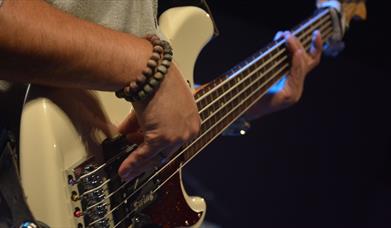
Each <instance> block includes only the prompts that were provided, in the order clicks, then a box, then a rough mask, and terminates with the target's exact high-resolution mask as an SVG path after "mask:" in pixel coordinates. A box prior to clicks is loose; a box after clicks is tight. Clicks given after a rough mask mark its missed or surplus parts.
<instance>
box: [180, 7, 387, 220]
mask: <svg viewBox="0 0 391 228" xmlns="http://www.w3.org/2000/svg"><path fill="white" fill-rule="evenodd" d="M374 4H379V1H370V2H368V4H367V6H368V17H369V18H368V21H366V22H354V23H352V24H351V28H350V30H349V32H348V33H347V35H346V37H345V42H346V49H345V50H344V51H343V52H342V53H341V54H340V55H339V56H338V57H337V58H329V57H324V58H323V59H322V62H321V64H320V65H319V67H317V68H316V69H315V70H314V71H313V72H311V74H310V75H309V76H308V78H307V80H306V84H305V90H304V95H303V98H302V99H301V101H300V102H299V103H298V104H297V105H295V106H294V107H292V108H289V109H287V110H284V111H281V112H278V113H274V114H272V115H269V116H265V117H263V118H261V119H259V120H257V121H254V122H253V123H252V129H251V130H250V131H249V132H248V134H247V135H246V136H242V137H220V138H218V139H217V140H215V142H213V143H212V144H211V145H210V146H208V147H207V148H206V149H205V150H204V151H203V152H202V153H201V154H200V155H199V156H198V157H197V158H196V159H194V161H193V162H192V163H191V164H190V165H189V166H188V167H186V168H185V177H186V180H185V182H186V186H187V188H188V190H189V192H191V193H193V194H197V195H201V196H203V197H205V198H206V200H207V202H208V213H207V220H209V221H211V222H213V223H216V224H218V225H220V226H222V227H391V182H390V179H391V154H390V152H391V144H390V139H391V134H390V130H389V129H390V126H391V121H390V117H391V115H390V111H389V107H388V105H389V104H390V98H391V96H390V95H389V93H390V90H389V82H390V79H389V76H390V74H389V73H388V69H387V68H386V65H387V64H388V60H389V59H390V57H386V54H387V53H388V52H387V51H386V49H388V47H387V46H388V45H389V43H390V42H389V40H388V38H387V35H386V32H387V29H388V27H389V26H388V25H387V23H386V22H385V20H386V18H387V13H386V7H385V6H382V5H380V4H379V5H374ZM209 5H210V8H211V9H212V12H213V13H214V17H215V20H216V22H217V25H218V27H219V29H220V31H221V35H220V36H219V37H218V38H217V39H215V40H213V41H211V42H210V43H209V45H208V46H207V47H206V48H205V49H204V50H203V52H202V53H201V56H200V58H199V61H198V63H197V67H196V72H195V77H196V79H197V81H199V82H201V83H204V82H208V81H210V80H211V79H213V78H215V77H217V76H218V75H220V74H222V73H224V72H225V71H226V70H228V69H229V68H231V67H232V66H234V65H235V64H237V63H238V62H239V61H241V60H243V59H244V58H245V57H247V56H248V55H250V54H252V53H253V52H255V50H257V49H260V48H262V47H263V46H265V45H266V44H267V43H268V42H269V41H271V39H272V38H273V36H274V34H275V33H276V32H277V31H278V30H282V29H283V30H285V29H289V28H291V27H293V26H294V25H296V24H298V23H299V22H300V21H302V20H303V19H305V18H307V17H308V16H310V15H311V13H312V12H313V11H314V9H315V3H314V1H312V0H311V1H259V0H258V1H255V0H246V1H235V2H229V1H209Z"/></svg>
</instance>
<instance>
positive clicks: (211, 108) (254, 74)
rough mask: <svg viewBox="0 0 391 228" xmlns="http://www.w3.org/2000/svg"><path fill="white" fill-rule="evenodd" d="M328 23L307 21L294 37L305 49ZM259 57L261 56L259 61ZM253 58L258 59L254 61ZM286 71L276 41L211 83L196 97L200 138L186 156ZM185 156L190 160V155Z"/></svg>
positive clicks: (324, 18) (284, 53) (321, 19)
mask: <svg viewBox="0 0 391 228" xmlns="http://www.w3.org/2000/svg"><path fill="white" fill-rule="evenodd" d="M313 18H315V17H313ZM311 20H312V21H311ZM328 21H330V18H329V15H327V14H325V15H323V16H321V17H319V18H318V19H317V20H313V19H309V20H307V21H305V22H304V23H302V24H300V26H299V27H297V29H295V30H297V31H296V34H295V35H296V36H297V37H300V40H301V41H302V42H303V44H304V45H306V46H307V43H304V42H308V39H310V38H311V37H312V32H313V31H314V30H321V31H322V35H324V34H323V33H324V32H323V29H326V28H327V26H328V24H327V23H328ZM309 22H311V23H309ZM303 26H305V27H303ZM306 46H305V47H306ZM264 53H267V54H264ZM261 55H263V56H262V57H261V58H259V56H261ZM258 58H259V59H258ZM255 59H258V60H257V61H256V62H254V60H255ZM250 63H252V64H250ZM243 68H246V69H243ZM288 70H289V61H288V58H287V50H286V47H285V45H284V44H281V40H276V41H273V42H271V43H270V44H269V45H267V47H266V48H264V49H262V50H260V51H258V52H256V53H255V54H254V55H251V56H250V57H249V58H247V59H246V60H245V61H243V62H242V63H241V64H239V65H237V66H236V67H233V68H231V69H230V70H229V71H228V72H227V73H226V76H225V77H221V78H219V79H217V80H214V81H213V83H211V85H208V86H207V88H206V89H205V90H204V91H202V95H199V96H198V98H200V100H199V101H198V102H197V105H198V104H200V105H198V107H199V109H200V110H201V109H202V108H204V109H202V110H203V111H202V112H201V113H200V115H201V118H202V120H203V124H202V126H201V135H202V136H201V137H198V138H197V143H195V144H193V147H194V148H196V149H192V150H191V151H190V152H188V153H189V154H193V153H197V152H198V148H203V146H205V145H206V144H208V143H209V141H210V140H211V139H213V138H214V137H216V135H217V134H219V133H220V132H221V131H222V130H223V129H224V128H226V127H227V126H228V124H229V123H231V122H232V121H234V120H235V119H237V118H238V117H239V115H241V113H242V112H243V111H244V110H247V109H248V108H249V107H250V105H251V104H253V103H254V101H255V100H257V99H259V96H262V94H264V93H265V92H266V91H267V90H268V89H269V88H270V87H271V86H272V85H273V84H274V83H275V82H276V81H278V80H279V79H280V78H281V77H282V75H284V74H286V73H287V72H288ZM205 107H207V108H205ZM189 154H187V155H189ZM187 157H188V158H189V156H187Z"/></svg>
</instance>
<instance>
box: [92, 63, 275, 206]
mask: <svg viewBox="0 0 391 228" xmlns="http://www.w3.org/2000/svg"><path fill="white" fill-rule="evenodd" d="M278 64H279V63H278ZM233 99H235V98H233ZM127 184H128V183H124V184H123V185H122V186H120V187H119V188H118V189H117V190H116V191H115V192H112V193H111V194H110V195H109V196H112V195H113V194H115V193H116V192H117V191H118V190H119V189H120V188H122V187H123V186H124V185H127ZM98 204H99V202H98V203H97V204H96V205H98ZM94 206H95V205H92V206H90V207H89V208H88V209H90V208H92V207H94ZM88 209H87V210H88Z"/></svg>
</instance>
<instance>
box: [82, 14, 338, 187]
mask: <svg viewBox="0 0 391 228" xmlns="http://www.w3.org/2000/svg"><path fill="white" fill-rule="evenodd" d="M325 12H326V13H327V12H328V10H324V11H323V12H322V13H319V14H318V15H317V16H315V17H314V18H318V21H317V22H316V23H314V25H315V24H316V25H318V24H319V23H320V22H322V21H323V19H324V18H323V16H330V15H329V14H325ZM320 15H321V17H319V16H320ZM314 18H313V19H314ZM313 19H312V20H309V22H311V21H313ZM327 19H329V18H327ZM315 21H316V20H315ZM309 22H307V23H305V24H304V25H303V26H302V27H300V28H299V29H298V30H296V33H299V32H302V30H304V29H305V27H304V26H307V27H308V24H309ZM305 34H307V32H306V33H304V34H302V35H305ZM283 44H284V41H283V40H282V41H280V42H278V43H277V44H275V45H274V46H273V47H272V48H270V49H269V50H267V51H266V52H265V53H260V55H259V56H258V57H257V58H256V60H253V61H252V62H250V63H246V67H243V68H242V69H241V70H240V72H235V74H234V75H231V76H230V78H229V79H228V80H226V81H224V82H223V83H222V84H219V85H218V86H217V87H215V88H213V89H212V90H210V91H208V93H206V94H204V95H203V96H201V97H200V98H199V99H198V100H196V102H197V103H198V102H201V100H204V98H207V96H208V95H209V93H211V92H213V91H214V90H216V89H218V88H220V86H223V85H224V84H226V83H228V82H229V81H230V80H233V79H234V78H235V75H236V74H239V73H241V72H242V71H244V70H246V69H247V68H248V66H249V65H252V64H253V63H255V62H257V61H258V60H259V59H262V57H264V56H266V55H268V54H269V53H270V52H272V51H274V50H275V48H277V47H281V46H283ZM278 57H279V56H273V59H275V58H278ZM267 63H268V62H267ZM265 65H266V64H262V65H261V66H260V67H264V66H265ZM235 86H236V85H235ZM213 103H214V102H212V104H213ZM200 114H202V112H201V113H200ZM121 154H122V153H120V154H118V155H116V156H115V157H113V158H111V159H110V160H109V161H108V162H105V163H103V164H102V165H100V166H99V167H97V168H96V169H94V170H93V171H91V172H90V173H87V174H84V175H83V176H81V177H79V178H78V179H77V180H76V183H79V182H80V181H81V180H82V179H84V178H86V177H88V176H89V175H92V174H93V173H96V172H98V171H99V170H101V169H103V168H105V166H107V165H109V164H111V163H112V162H113V161H115V158H117V157H118V156H120V155H121Z"/></svg>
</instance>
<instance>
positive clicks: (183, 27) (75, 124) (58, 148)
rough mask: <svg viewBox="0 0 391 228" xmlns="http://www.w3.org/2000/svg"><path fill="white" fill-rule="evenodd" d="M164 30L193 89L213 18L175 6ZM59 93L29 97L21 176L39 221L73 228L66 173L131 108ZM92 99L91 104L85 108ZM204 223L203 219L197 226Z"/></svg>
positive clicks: (193, 203)
mask: <svg viewBox="0 0 391 228" xmlns="http://www.w3.org/2000/svg"><path fill="white" fill-rule="evenodd" d="M160 29H161V31H162V33H163V34H164V35H165V36H166V38H167V39H168V40H169V41H170V43H171V44H172V46H173V49H174V57H175V61H176V63H177V65H178V66H179V69H180V70H181V71H182V73H183V75H184V76H185V79H186V80H187V81H188V82H189V83H190V84H191V86H193V70H194V64H195V61H196V59H197V56H198V54H199V52H200V51H201V49H202V48H203V47H204V46H205V45H206V44H207V42H208V41H209V40H210V38H211V37H212V34H213V23H212V21H211V18H210V17H209V15H208V14H207V13H206V12H205V11H203V10H201V9H199V8H196V7H178V8H173V9H170V10H168V11H166V12H165V13H164V14H163V15H162V16H161V17H160ZM189 41H191V42H189ZM31 90H32V91H34V87H32V89H31ZM56 93H57V92H56V91H51V92H50V93H45V95H43V94H40V93H38V96H35V97H29V98H28V99H27V102H26V104H25V106H24V109H23V113H22V119H21V129H20V164H21V178H22V185H23V188H24V191H25V194H26V197H27V202H28V205H29V206H30V208H31V210H32V212H33V214H34V216H35V218H36V219H37V220H39V221H42V222H44V223H46V224H48V225H49V226H50V227H75V226H76V224H75V220H74V215H73V212H74V207H73V206H72V203H71V200H70V199H71V196H70V193H69V191H68V189H67V188H68V187H67V185H68V182H67V181H68V180H67V174H66V172H65V171H66V170H68V169H70V168H72V167H73V166H75V164H79V163H81V162H83V161H84V160H86V159H87V158H88V157H89V156H91V154H93V153H94V154H99V153H100V152H101V149H100V143H101V141H102V140H103V138H104V136H103V137H102V135H104V133H102V132H104V130H102V127H101V126H102V125H104V123H107V122H110V123H112V124H115V125H117V124H119V123H120V122H121V121H122V120H123V119H124V117H125V116H127V115H128V113H129V112H131V111H132V110H131V107H130V105H129V103H128V102H125V101H123V100H120V99H118V98H116V97H115V95H114V93H112V92H110V93H108V92H98V91H84V92H82V93H80V94H77V93H75V94H73V93H72V92H71V93H65V94H66V96H63V95H62V93H61V91H60V92H58V93H57V95H56ZM52 97H56V98H54V99H53V98H52ZM91 99H92V101H93V102H92V104H91V103H89V104H87V106H86V104H83V102H84V101H86V100H91ZM73 102H74V103H75V105H74V106H73ZM62 104H63V105H64V106H62ZM90 106H92V107H90ZM86 120H89V121H86ZM182 190H183V194H184V197H185V199H186V201H187V203H188V204H189V206H190V207H191V208H192V209H193V210H194V211H197V212H204V211H205V210H206V204H205V202H204V200H203V199H201V198H199V197H189V196H188V195H187V194H186V192H185V191H184V189H183V186H182ZM204 215H205V213H202V217H203V216H204ZM201 223H202V218H201V219H200V221H199V222H198V223H197V224H195V226H200V224H201Z"/></svg>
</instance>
